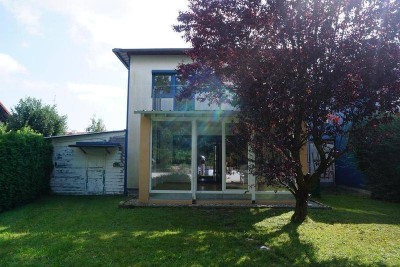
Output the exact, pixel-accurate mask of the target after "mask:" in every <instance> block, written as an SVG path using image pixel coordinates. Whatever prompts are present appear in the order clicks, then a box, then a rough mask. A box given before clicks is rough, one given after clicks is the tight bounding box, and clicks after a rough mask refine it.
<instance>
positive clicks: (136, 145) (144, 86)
mask: <svg viewBox="0 0 400 267" xmlns="http://www.w3.org/2000/svg"><path fill="white" fill-rule="evenodd" d="M188 60H189V59H188V58H187V57H186V56H172V55H168V56H143V55H135V56H131V59H130V69H129V71H130V73H129V100H128V101H129V106H128V138H127V141H128V143H127V187H128V188H135V189H137V188H139V156H140V127H139V126H140V115H139V114H134V111H135V110H152V98H151V90H152V88H151V86H152V71H153V70H174V69H176V68H177V66H178V64H179V63H182V62H187V61H188Z"/></svg>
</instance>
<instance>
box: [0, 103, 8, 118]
mask: <svg viewBox="0 0 400 267" xmlns="http://www.w3.org/2000/svg"><path fill="white" fill-rule="evenodd" d="M9 116H10V112H9V111H8V110H7V108H6V107H5V106H4V105H3V103H1V101H0V122H6V121H7V119H8V117H9Z"/></svg>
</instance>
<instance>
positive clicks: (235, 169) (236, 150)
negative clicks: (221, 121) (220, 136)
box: [225, 123, 248, 190]
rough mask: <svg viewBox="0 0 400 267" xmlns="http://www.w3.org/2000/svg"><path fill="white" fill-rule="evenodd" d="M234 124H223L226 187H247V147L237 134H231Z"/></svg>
mask: <svg viewBox="0 0 400 267" xmlns="http://www.w3.org/2000/svg"><path fill="white" fill-rule="evenodd" d="M233 126H234V124H231V123H227V124H225V133H226V139H225V140H226V177H225V179H226V180H225V181H226V189H245V190H247V189H248V160H247V157H248V148H247V143H246V142H243V141H242V140H241V138H240V137H239V136H236V135H233Z"/></svg>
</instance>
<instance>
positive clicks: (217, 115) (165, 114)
mask: <svg viewBox="0 0 400 267" xmlns="http://www.w3.org/2000/svg"><path fill="white" fill-rule="evenodd" d="M134 113H135V114H140V115H143V116H148V117H152V118H182V117H185V118H209V119H221V118H226V117H235V116H237V114H239V112H238V111H235V110H201V111H200V110H198V111H172V110H171V111H149V110H136V111H135V112H134Z"/></svg>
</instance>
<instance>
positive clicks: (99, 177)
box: [86, 167, 104, 195]
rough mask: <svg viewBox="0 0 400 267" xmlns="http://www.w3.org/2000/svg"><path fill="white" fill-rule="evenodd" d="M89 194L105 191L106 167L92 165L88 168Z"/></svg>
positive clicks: (99, 193)
mask: <svg viewBox="0 0 400 267" xmlns="http://www.w3.org/2000/svg"><path fill="white" fill-rule="evenodd" d="M86 192H87V193H88V194H95V195H101V194H103V193H104V169H103V167H91V168H88V169H87V188H86Z"/></svg>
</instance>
